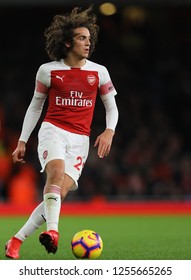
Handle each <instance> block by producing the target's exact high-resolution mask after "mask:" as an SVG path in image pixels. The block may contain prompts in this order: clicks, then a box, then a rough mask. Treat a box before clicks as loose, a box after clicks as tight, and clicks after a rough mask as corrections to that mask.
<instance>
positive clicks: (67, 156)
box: [38, 122, 89, 190]
mask: <svg viewBox="0 0 191 280" xmlns="http://www.w3.org/2000/svg"><path fill="white" fill-rule="evenodd" d="M88 152H89V137H88V136H86V135H80V134H75V133H72V132H69V131H66V130H63V129H61V128H59V127H57V126H55V125H53V124H51V123H48V122H43V123H42V124H41V127H40V130H39V133H38V157H39V160H40V164H41V166H42V170H41V172H43V171H44V169H45V167H46V164H47V163H48V162H49V161H51V160H54V159H62V160H64V162H65V173H66V174H67V175H69V176H70V177H71V178H72V179H73V180H74V182H75V184H74V186H73V188H72V190H76V189H77V188H78V179H79V177H80V175H81V172H82V169H83V167H84V164H85V162H86V159H87V157H88Z"/></svg>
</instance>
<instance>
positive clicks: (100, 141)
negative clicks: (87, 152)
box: [94, 128, 114, 158]
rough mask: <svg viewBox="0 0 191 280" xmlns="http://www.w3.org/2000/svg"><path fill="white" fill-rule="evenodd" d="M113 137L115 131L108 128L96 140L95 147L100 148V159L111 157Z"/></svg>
mask: <svg viewBox="0 0 191 280" xmlns="http://www.w3.org/2000/svg"><path fill="white" fill-rule="evenodd" d="M113 136H114V131H113V130H112V129H109V128H106V130H105V131H104V132H103V133H102V134H100V135H99V136H98V137H97V138H96V141H95V144H94V147H96V146H98V152H97V153H98V156H99V157H100V158H103V157H104V156H108V155H109V152H110V149H111V145H112V141H113Z"/></svg>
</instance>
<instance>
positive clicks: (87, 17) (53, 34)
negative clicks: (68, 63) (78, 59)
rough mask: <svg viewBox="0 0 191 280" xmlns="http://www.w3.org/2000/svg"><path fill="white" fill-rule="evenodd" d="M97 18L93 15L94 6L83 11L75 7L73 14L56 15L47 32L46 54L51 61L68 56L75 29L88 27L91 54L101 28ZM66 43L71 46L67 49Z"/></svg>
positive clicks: (45, 33)
mask: <svg viewBox="0 0 191 280" xmlns="http://www.w3.org/2000/svg"><path fill="white" fill-rule="evenodd" d="M96 20H97V17H96V15H95V14H93V13H92V6H90V7H89V8H88V9H86V10H84V11H82V10H81V8H79V7H75V8H74V9H73V10H72V11H71V13H69V14H65V15H55V16H54V18H53V21H52V23H51V24H50V26H49V27H48V28H47V29H46V30H45V32H44V35H45V38H46V44H45V46H46V48H45V49H46V52H47V54H48V56H49V58H50V59H51V60H60V59H63V58H65V57H66V56H67V53H68V51H69V50H70V48H72V47H73V36H74V29H75V28H78V27H86V28H87V29H88V30H89V32H90V36H91V37H90V42H91V45H90V52H89V56H90V55H91V54H92V52H93V50H94V49H95V44H96V42H97V35H98V31H99V27H98V25H97V24H96ZM66 42H67V43H70V44H71V47H70V48H67V47H66Z"/></svg>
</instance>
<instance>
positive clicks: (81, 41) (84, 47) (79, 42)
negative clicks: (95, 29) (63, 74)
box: [71, 27, 90, 59]
mask: <svg viewBox="0 0 191 280" xmlns="http://www.w3.org/2000/svg"><path fill="white" fill-rule="evenodd" d="M89 51H90V32H89V30H88V29H87V28H85V27H79V28H76V29H74V38H73V48H72V50H71V53H72V54H73V55H75V56H76V57H78V59H84V58H87V57H88V56H89Z"/></svg>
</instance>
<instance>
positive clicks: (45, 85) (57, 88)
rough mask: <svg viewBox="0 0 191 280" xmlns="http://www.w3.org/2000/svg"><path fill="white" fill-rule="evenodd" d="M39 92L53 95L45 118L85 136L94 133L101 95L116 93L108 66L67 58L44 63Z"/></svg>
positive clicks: (37, 88)
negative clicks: (78, 65) (71, 63)
mask: <svg viewBox="0 0 191 280" xmlns="http://www.w3.org/2000/svg"><path fill="white" fill-rule="evenodd" d="M35 91H36V92H38V93H41V94H47V95H48V98H49V99H48V110H47V113H46V116H45V119H44V121H46V122H50V123H52V124H54V125H56V126H58V127H61V128H63V129H65V130H67V131H70V132H73V133H78V134H84V135H90V130H91V123H92V118H93V113H94V108H95V102H96V97H97V94H100V95H107V94H108V97H109V96H113V95H115V94H116V90H115V88H114V86H113V84H112V82H111V79H110V76H109V73H108V71H107V69H106V68H105V67H104V66H102V65H100V64H97V63H94V62H92V61H89V60H87V61H86V64H85V65H84V66H83V67H81V68H71V67H69V66H67V65H65V64H64V61H63V60H60V61H53V62H49V63H46V64H43V65H41V66H40V68H39V70H38V72H37V76H36V88H35Z"/></svg>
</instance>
